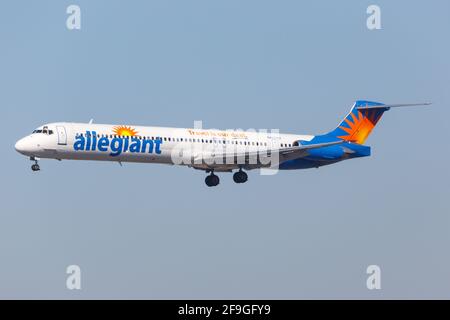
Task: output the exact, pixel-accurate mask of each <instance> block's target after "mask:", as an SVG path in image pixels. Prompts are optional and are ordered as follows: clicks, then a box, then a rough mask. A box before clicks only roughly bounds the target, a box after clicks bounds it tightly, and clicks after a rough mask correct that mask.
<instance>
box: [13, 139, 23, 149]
mask: <svg viewBox="0 0 450 320" xmlns="http://www.w3.org/2000/svg"><path fill="white" fill-rule="evenodd" d="M14 148H15V149H16V151H17V152H23V151H25V144H24V141H23V139H20V140H19V141H17V142H16V145H15V146H14Z"/></svg>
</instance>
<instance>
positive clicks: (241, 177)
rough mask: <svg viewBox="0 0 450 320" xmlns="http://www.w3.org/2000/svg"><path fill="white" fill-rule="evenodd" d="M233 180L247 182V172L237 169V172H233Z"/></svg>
mask: <svg viewBox="0 0 450 320" xmlns="http://www.w3.org/2000/svg"><path fill="white" fill-rule="evenodd" d="M233 180H234V182H236V183H244V182H247V180H248V175H247V173H245V172H244V171H242V169H239V171H238V172H235V173H234V174H233Z"/></svg>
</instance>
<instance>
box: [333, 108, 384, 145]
mask: <svg viewBox="0 0 450 320" xmlns="http://www.w3.org/2000/svg"><path fill="white" fill-rule="evenodd" d="M381 115H382V112H379V111H378V110H363V111H360V110H357V111H356V114H355V113H354V112H352V113H350V115H349V116H348V117H347V118H345V120H344V122H345V123H346V124H347V125H348V127H346V126H343V125H342V126H340V127H339V128H340V129H341V130H343V131H345V132H346V133H347V134H346V135H342V136H338V138H340V139H343V140H346V141H350V142H355V143H358V144H363V143H364V141H366V139H367V137H368V136H369V134H370V132H371V131H372V129H373V128H374V127H375V125H376V124H377V122H378V120H379V119H380V117H381Z"/></svg>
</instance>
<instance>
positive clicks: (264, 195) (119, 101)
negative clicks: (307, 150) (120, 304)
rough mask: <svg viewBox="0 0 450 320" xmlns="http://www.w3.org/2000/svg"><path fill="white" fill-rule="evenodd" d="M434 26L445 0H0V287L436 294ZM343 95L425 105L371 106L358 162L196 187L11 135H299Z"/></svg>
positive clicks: (12, 290) (441, 240)
mask: <svg viewBox="0 0 450 320" xmlns="http://www.w3.org/2000/svg"><path fill="white" fill-rule="evenodd" d="M70 4H78V5H79V6H80V7H81V14H82V17H81V19H82V22H81V30H79V31H69V30H68V29H67V28H66V18H67V14H66V8H67V6H68V5H70ZM370 4H377V5H379V6H380V7H381V19H382V21H381V23H382V30H375V31H370V30H368V29H367V27H366V19H367V17H368V15H367V14H366V8H367V7H368V5H370ZM449 31H450V2H449V1H447V0H442V1H410V0H408V1H406V0H405V1H382V0H371V1H360V0H358V1H261V0H246V1H242V0H227V1H222V0H220V1H207V0H204V1H197V0H189V1H162V0H161V1H100V0H97V1H82V0H73V1H2V3H1V10H0V41H1V42H0V43H1V46H0V48H1V50H0V113H1V120H2V126H3V129H2V135H1V136H2V137H1V139H0V147H1V154H2V157H1V168H0V174H1V182H2V183H1V184H0V199H1V201H0V298H63V299H71V298H193V299H196V298H211V299H215V298H288V299H295V298H370V299H371V298H450V253H449V249H448V248H449V244H450V232H449V229H450V217H449V215H450V205H449V196H450V184H449V181H450V174H449V167H448V164H449V162H448V159H449V157H450V151H449V141H450V137H449V123H448V121H449V120H448V119H449V116H450V111H449V106H450V90H449V89H450V88H449V84H450V44H449V41H448V40H449ZM356 99H369V100H375V101H382V102H385V103H402V102H421V101H432V102H433V103H434V104H433V106H432V107H430V108H411V109H405V110H403V109H402V110H392V111H389V112H388V113H386V114H385V116H384V117H383V119H382V121H381V122H380V123H379V124H378V126H377V127H376V129H375V130H374V132H373V134H372V135H371V136H370V138H369V139H368V141H367V144H368V145H371V146H372V152H373V155H372V157H370V158H364V159H356V160H350V161H346V162H342V163H339V164H336V165H334V166H329V167H324V168H320V169H317V170H316V169H313V170H299V171H290V172H281V173H279V174H277V175H275V176H261V175H259V173H258V171H255V172H250V176H249V181H248V182H247V183H246V184H243V185H236V184H234V183H233V181H232V176H231V175H230V174H220V177H221V184H220V185H219V186H218V187H216V188H207V187H206V186H205V184H204V181H203V180H204V176H205V174H204V173H203V172H201V171H196V170H192V169H188V168H185V167H171V166H164V165H145V164H124V166H123V167H120V166H119V165H118V164H116V163H98V162H81V161H63V162H58V161H54V160H43V161H41V168H42V171H41V172H39V173H37V174H36V173H32V172H31V170H30V165H31V163H30V161H29V160H28V159H27V158H26V157H24V156H21V155H20V154H18V153H16V151H15V150H14V143H15V142H16V140H18V139H19V138H21V137H22V136H25V135H27V134H29V133H30V132H31V131H32V130H33V129H34V128H36V127H38V126H39V125H42V124H43V123H48V122H54V121H78V122H88V121H89V119H91V118H94V120H95V122H98V123H115V124H135V125H160V126H176V127H192V126H193V122H194V120H202V121H203V124H204V126H205V127H208V128H221V129H229V128H244V129H246V128H255V129H264V128H267V129H272V128H273V129H280V130H281V132H286V133H304V134H318V133H323V132H326V131H328V130H330V129H333V128H334V127H335V126H336V125H337V123H338V122H339V121H340V120H341V119H342V117H343V116H344V115H345V114H346V113H347V112H348V110H349V108H350V106H351V104H352V103H353V101H354V100H356ZM71 264H77V265H79V266H80V267H81V269H82V290H81V291H69V290H67V289H66V286H65V284H66V277H67V275H66V273H65V271H66V267H67V266H68V265H71ZM371 264H376V265H379V266H380V267H381V271H382V276H381V281H382V283H381V284H382V289H381V290H379V291H376V290H374V291H370V290H368V289H367V288H366V278H367V275H366V268H367V266H368V265H371Z"/></svg>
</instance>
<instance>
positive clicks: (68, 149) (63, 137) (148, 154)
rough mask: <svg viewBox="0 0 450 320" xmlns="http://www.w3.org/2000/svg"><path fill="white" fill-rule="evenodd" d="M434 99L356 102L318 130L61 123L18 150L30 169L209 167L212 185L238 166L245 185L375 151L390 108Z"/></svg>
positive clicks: (39, 131)
mask: <svg viewBox="0 0 450 320" xmlns="http://www.w3.org/2000/svg"><path fill="white" fill-rule="evenodd" d="M430 104H431V103H414V104H384V103H380V102H373V101H366V100H358V101H356V102H355V103H354V104H353V106H352V108H351V110H350V112H349V113H348V114H347V116H346V117H345V118H344V119H343V120H342V121H341V122H340V123H339V125H338V126H337V127H336V128H335V129H333V130H332V131H330V132H328V133H325V134H320V135H298V134H279V133H277V132H275V133H274V132H244V131H233V130H226V131H224V130H213V129H196V128H192V129H189V128H166V127H144V126H132V125H106V124H94V123H92V120H91V121H90V122H89V123H68V122H58V123H49V124H45V125H43V126H40V127H39V128H37V129H35V130H34V131H33V132H32V133H31V134H30V135H28V136H26V137H24V138H22V139H20V140H18V141H17V143H16V144H15V149H16V150H17V151H18V152H19V153H21V154H23V155H25V156H28V157H30V160H31V161H33V162H34V164H33V165H32V166H31V169H32V170H33V171H39V170H40V166H39V163H38V161H39V160H40V158H46V159H57V160H66V159H67V160H98V161H115V162H118V163H119V164H120V165H122V163H123V162H140V163H159V164H172V165H173V164H177V165H186V166H188V167H191V168H194V169H199V170H204V171H205V172H206V173H207V174H209V175H207V176H206V179H205V183H206V185H207V186H208V187H213V186H217V185H218V184H219V181H220V180H219V177H218V176H217V175H216V174H215V172H233V171H235V172H234V174H233V180H234V182H236V183H244V182H246V181H247V180H248V175H247V173H246V172H245V171H244V170H252V169H258V168H259V169H265V168H267V169H279V170H295V169H308V168H319V167H321V166H325V165H330V164H334V163H337V162H340V161H343V160H349V159H354V158H360V157H367V156H370V153H371V151H370V146H366V145H364V142H365V141H366V139H367V137H368V136H369V135H370V133H371V132H372V129H373V128H374V127H375V125H376V124H377V123H378V121H379V120H380V118H381V116H382V115H383V113H384V112H385V111H388V110H390V109H391V108H397V107H407V106H425V105H430Z"/></svg>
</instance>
